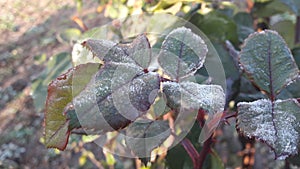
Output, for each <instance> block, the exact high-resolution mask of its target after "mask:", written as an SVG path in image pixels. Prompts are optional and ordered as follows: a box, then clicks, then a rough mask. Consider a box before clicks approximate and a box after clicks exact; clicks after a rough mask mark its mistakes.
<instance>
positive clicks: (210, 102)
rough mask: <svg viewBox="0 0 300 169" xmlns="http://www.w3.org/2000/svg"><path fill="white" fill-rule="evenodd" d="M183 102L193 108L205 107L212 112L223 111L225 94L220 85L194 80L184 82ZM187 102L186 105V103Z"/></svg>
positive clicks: (182, 84) (182, 90)
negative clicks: (205, 83)
mask: <svg viewBox="0 0 300 169" xmlns="http://www.w3.org/2000/svg"><path fill="white" fill-rule="evenodd" d="M180 86H181V95H182V100H181V103H182V104H183V106H184V107H185V106H188V107H192V108H196V109H199V108H204V109H206V110H208V111H209V112H210V113H218V112H222V111H223V109H224V105H225V94H224V92H223V89H222V88H221V87H220V86H218V85H200V84H198V83H193V82H182V83H180ZM185 104H186V105H185Z"/></svg>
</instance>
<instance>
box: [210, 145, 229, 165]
mask: <svg viewBox="0 0 300 169" xmlns="http://www.w3.org/2000/svg"><path fill="white" fill-rule="evenodd" d="M211 151H212V152H213V153H210V161H211V162H210V165H211V167H210V169H224V168H225V167H224V164H223V162H222V159H221V158H220V156H218V155H217V152H216V151H215V150H214V149H212V150H211Z"/></svg>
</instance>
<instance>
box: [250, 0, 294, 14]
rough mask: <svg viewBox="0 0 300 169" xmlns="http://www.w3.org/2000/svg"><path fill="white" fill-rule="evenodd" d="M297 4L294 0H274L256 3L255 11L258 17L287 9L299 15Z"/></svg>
mask: <svg viewBox="0 0 300 169" xmlns="http://www.w3.org/2000/svg"><path fill="white" fill-rule="evenodd" d="M296 1H297V0H296ZM296 5H297V4H296V3H295V1H294V0H272V1H270V2H266V3H255V6H254V11H253V12H254V14H255V15H256V16H258V17H270V16H272V15H275V14H280V13H284V12H287V11H288V12H290V13H294V14H296V15H297V13H298V9H297V6H296Z"/></svg>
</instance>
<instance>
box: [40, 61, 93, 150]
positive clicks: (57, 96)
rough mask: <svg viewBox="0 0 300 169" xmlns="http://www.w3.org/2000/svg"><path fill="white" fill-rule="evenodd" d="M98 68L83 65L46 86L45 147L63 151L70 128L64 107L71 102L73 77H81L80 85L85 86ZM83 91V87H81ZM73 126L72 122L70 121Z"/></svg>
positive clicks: (90, 64)
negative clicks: (82, 77)
mask: <svg viewBox="0 0 300 169" xmlns="http://www.w3.org/2000/svg"><path fill="white" fill-rule="evenodd" d="M98 68H99V64H92V63H89V64H83V65H79V66H77V67H75V68H73V69H69V70H68V72H66V73H64V74H62V75H60V76H59V77H57V78H56V79H55V80H53V81H52V82H51V83H50V84H49V86H48V96H47V102H46V112H45V140H46V145H47V147H55V148H58V149H60V150H63V149H64V148H65V146H66V144H67V141H68V136H69V134H70V130H71V129H72V126H69V121H70V120H71V119H69V117H71V116H69V117H68V116H67V115H66V114H65V113H67V112H65V111H66V107H67V106H68V104H69V103H71V101H72V88H73V87H72V84H73V83H72V82H73V75H74V74H76V75H78V76H81V75H82V76H83V75H84V77H85V78H84V79H81V85H82V86H84V84H87V83H88V82H89V80H90V78H91V75H92V74H94V73H95V72H96V71H97V70H98ZM81 89H83V87H81ZM72 124H73V121H72Z"/></svg>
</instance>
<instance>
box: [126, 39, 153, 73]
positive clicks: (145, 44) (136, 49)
mask: <svg viewBox="0 0 300 169" xmlns="http://www.w3.org/2000/svg"><path fill="white" fill-rule="evenodd" d="M150 48H151V46H150V43H149V41H148V38H147V37H146V35H145V34H141V35H139V36H137V37H136V38H135V39H134V40H133V42H132V43H131V44H130V45H129V52H128V54H129V57H130V58H132V59H133V60H134V61H135V63H136V64H137V65H139V66H140V67H142V68H144V69H146V68H148V66H149V64H150V62H151V51H150Z"/></svg>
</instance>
